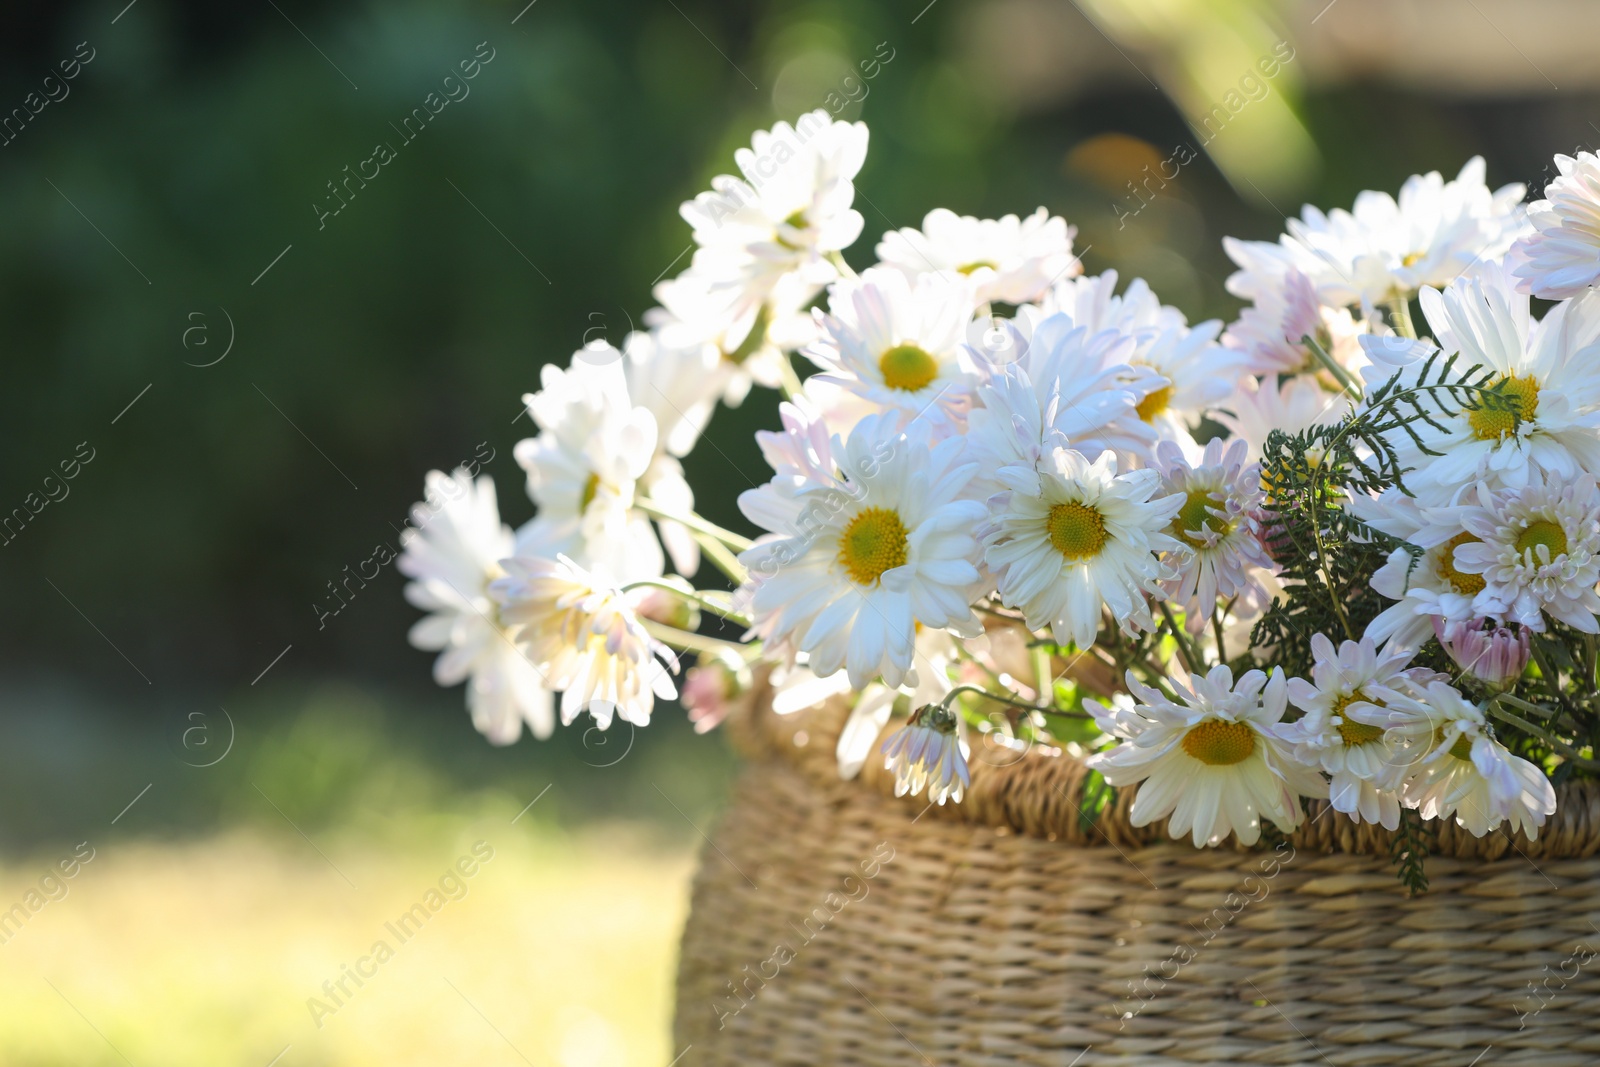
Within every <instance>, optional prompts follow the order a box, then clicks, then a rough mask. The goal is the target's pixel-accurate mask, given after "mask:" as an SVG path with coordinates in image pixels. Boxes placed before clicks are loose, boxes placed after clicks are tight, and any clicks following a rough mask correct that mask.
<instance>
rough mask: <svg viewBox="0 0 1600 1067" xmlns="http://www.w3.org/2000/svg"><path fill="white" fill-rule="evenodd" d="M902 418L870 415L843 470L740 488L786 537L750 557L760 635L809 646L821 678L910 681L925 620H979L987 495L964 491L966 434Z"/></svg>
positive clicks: (848, 443)
mask: <svg viewBox="0 0 1600 1067" xmlns="http://www.w3.org/2000/svg"><path fill="white" fill-rule="evenodd" d="M893 419H894V417H893V416H892V415H887V414H886V415H883V416H869V417H868V418H866V419H863V420H862V421H861V422H860V423H859V424H858V425H857V426H856V427H855V429H853V430H852V431H851V432H850V436H849V437H848V438H847V439H845V440H844V441H841V440H840V439H838V438H835V439H834V440H833V442H832V446H831V448H832V454H833V456H834V457H835V458H836V459H837V460H838V462H839V471H838V473H837V474H836V475H834V476H830V477H828V478H826V479H825V480H824V479H816V480H807V481H805V482H804V483H803V484H802V485H799V486H795V485H793V484H789V485H787V486H783V487H782V488H781V491H773V490H768V491H763V490H749V491H747V492H745V493H742V494H740V497H739V505H740V508H741V510H743V511H744V513H745V515H746V517H747V518H749V519H750V521H751V522H754V523H756V524H757V525H760V526H763V527H765V528H766V529H768V530H770V531H772V533H773V535H775V536H771V537H766V538H763V539H762V540H761V541H760V542H758V543H757V544H756V546H755V547H754V548H752V549H750V550H748V551H746V552H744V553H742V554H741V555H740V557H739V558H740V561H741V562H743V563H744V565H745V566H746V567H747V568H748V569H749V571H750V575H751V583H750V585H749V586H747V587H746V588H745V589H744V590H743V592H742V595H741V598H740V600H741V602H742V603H747V604H748V608H749V612H750V614H751V618H752V619H753V620H754V625H753V627H752V633H754V634H759V635H760V636H761V637H762V638H763V639H765V640H767V641H769V642H772V643H775V644H777V645H778V646H779V647H780V648H781V647H783V646H785V645H790V646H792V647H793V648H794V649H795V650H797V651H799V652H803V653H805V654H806V655H807V656H808V657H809V663H810V667H811V670H812V671H813V672H814V673H815V674H817V675H819V676H823V677H825V676H827V675H830V674H833V673H834V672H836V671H838V670H840V669H841V668H843V669H846V670H847V671H848V672H849V676H850V683H851V686H852V687H853V688H855V689H864V688H865V687H866V686H867V684H868V683H869V682H871V681H872V680H873V679H874V678H876V677H878V676H879V675H881V676H882V677H883V680H884V682H885V683H886V684H888V685H890V686H893V687H898V686H899V685H900V684H901V683H902V681H904V680H905V679H906V677H907V674H908V672H910V671H911V669H912V658H913V648H914V641H915V637H916V624H918V623H921V624H922V625H923V626H931V627H935V628H944V627H956V628H958V629H960V630H964V631H968V632H976V630H977V628H978V624H977V620H976V617H975V616H974V615H973V612H972V608H971V606H970V605H971V601H972V595H973V591H974V587H975V586H976V584H977V583H978V582H979V580H980V575H979V572H978V569H977V566H976V562H977V559H978V544H977V541H976V539H975V538H974V536H973V529H974V528H975V527H976V525H977V524H978V522H979V521H980V520H981V519H982V518H983V505H981V504H979V503H978V502H977V501H973V500H961V499H957V498H958V496H959V495H960V494H961V492H962V490H963V489H965V488H966V485H967V483H968V482H969V481H970V480H971V478H972V474H973V472H974V471H975V469H976V466H975V464H972V463H969V462H965V461H964V460H963V457H962V451H963V449H964V447H965V441H964V440H963V439H962V438H959V437H953V438H950V439H948V440H944V441H940V442H938V443H937V444H935V443H934V442H933V440H932V434H931V431H930V429H929V427H928V426H927V424H926V423H921V422H914V423H912V424H911V425H910V426H909V427H908V428H907V429H906V430H905V431H904V432H901V431H898V430H897V429H896V428H895V426H894V422H893ZM783 481H785V478H784V476H783V475H781V474H780V475H779V477H778V478H775V479H774V483H782V482H783ZM790 481H791V483H792V476H791V479H790ZM766 488H767V487H764V489H766Z"/></svg>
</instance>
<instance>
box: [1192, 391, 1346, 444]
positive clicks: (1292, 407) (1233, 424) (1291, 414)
mask: <svg viewBox="0 0 1600 1067" xmlns="http://www.w3.org/2000/svg"><path fill="white" fill-rule="evenodd" d="M1352 407H1353V405H1352V403H1351V399H1350V396H1349V394H1348V393H1342V392H1338V393H1331V392H1329V391H1328V390H1326V389H1324V388H1323V387H1322V386H1321V385H1319V384H1318V383H1317V380H1316V379H1315V378H1311V377H1305V376H1301V377H1295V378H1289V379H1286V380H1285V381H1283V383H1282V384H1281V385H1274V384H1272V379H1271V377H1270V376H1269V377H1268V378H1267V379H1265V380H1257V379H1256V378H1253V377H1245V378H1242V379H1240V380H1239V382H1238V385H1237V386H1236V388H1235V389H1234V392H1233V394H1232V395H1231V396H1229V397H1228V398H1227V399H1225V400H1223V401H1221V407H1220V409H1219V410H1217V411H1216V412H1214V413H1213V414H1212V418H1214V419H1216V420H1217V421H1218V422H1220V423H1221V424H1222V425H1223V426H1226V427H1227V428H1228V432H1229V434H1230V435H1231V436H1233V437H1236V438H1238V439H1240V440H1242V441H1244V442H1245V444H1246V445H1247V446H1248V450H1247V451H1246V453H1245V455H1246V457H1247V458H1248V459H1249V460H1250V461H1251V462H1259V461H1260V460H1261V459H1262V458H1263V456H1264V454H1265V451H1266V445H1267V435H1268V434H1270V433H1271V432H1272V431H1273V430H1282V431H1283V432H1284V433H1286V434H1297V433H1300V432H1301V431H1303V430H1309V429H1312V428H1313V427H1316V426H1332V425H1334V424H1336V423H1338V422H1340V421H1341V420H1343V419H1344V417H1345V416H1346V415H1348V414H1350V411H1351V410H1352Z"/></svg>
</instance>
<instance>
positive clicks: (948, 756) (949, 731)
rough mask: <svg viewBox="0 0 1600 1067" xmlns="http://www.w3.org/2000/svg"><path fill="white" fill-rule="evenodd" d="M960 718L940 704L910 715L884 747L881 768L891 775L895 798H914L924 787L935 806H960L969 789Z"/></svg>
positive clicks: (969, 780)
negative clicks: (948, 804)
mask: <svg viewBox="0 0 1600 1067" xmlns="http://www.w3.org/2000/svg"><path fill="white" fill-rule="evenodd" d="M964 732H965V731H964V729H963V724H962V722H961V716H960V715H958V714H957V713H956V712H954V711H951V710H950V709H949V708H946V707H944V706H943V705H940V704H929V705H925V706H923V707H921V708H918V709H917V710H916V711H915V712H913V713H912V716H911V721H910V722H908V723H906V725H905V727H904V728H903V729H901V730H898V731H896V732H895V734H894V735H893V736H892V737H890V738H889V739H888V740H887V741H885V742H884V743H883V747H882V752H883V756H884V760H883V766H884V769H885V770H891V771H894V795H895V796H897V797H903V796H905V795H906V794H907V793H910V794H911V795H912V796H916V795H917V794H918V793H921V792H922V788H923V786H927V788H928V799H929V800H930V801H932V802H933V803H935V804H943V803H944V802H945V801H946V800H953V801H955V802H956V803H957V804H959V803H961V798H962V796H963V795H965V793H966V791H967V789H968V788H969V787H970V786H971V785H972V775H971V773H970V772H969V771H968V770H967V754H966V743H965V741H964V740H963V739H962V736H961V735H962V733H964Z"/></svg>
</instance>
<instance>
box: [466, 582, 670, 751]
mask: <svg viewBox="0 0 1600 1067" xmlns="http://www.w3.org/2000/svg"><path fill="white" fill-rule="evenodd" d="M501 566H502V567H504V568H505V572H506V574H505V577H503V578H500V579H497V580H496V581H494V582H492V583H491V584H490V586H489V594H490V596H492V597H494V599H495V600H497V601H498V602H499V603H500V616H501V618H503V619H504V620H505V621H506V623H507V624H509V625H514V626H519V627H521V628H520V629H519V630H517V631H516V635H515V636H516V641H517V643H518V644H519V645H521V646H523V647H524V648H525V649H526V650H527V654H528V656H529V658H530V659H531V660H532V661H533V662H535V663H538V664H540V666H541V669H542V671H543V673H544V675H545V677H546V678H548V679H549V682H550V687H551V688H552V689H561V690H564V692H563V693H562V694H561V723H562V725H564V726H565V725H570V724H571V723H572V720H573V719H575V718H577V717H578V714H579V713H580V712H584V711H587V712H588V713H589V714H590V715H592V716H593V717H594V720H595V724H596V725H597V726H599V727H600V729H602V730H604V729H607V728H609V727H610V725H611V721H612V718H613V717H617V718H621V719H622V720H623V721H624V722H630V723H633V724H634V725H635V726H647V725H649V723H650V713H651V711H652V710H654V708H655V702H656V698H657V697H660V698H662V699H664V700H670V699H672V698H673V697H675V696H677V695H678V691H677V688H676V687H675V686H674V685H673V684H672V677H671V675H670V673H669V670H672V671H675V670H676V669H677V663H678V661H677V657H676V656H674V655H673V653H672V650H671V649H669V648H667V646H666V645H663V644H662V643H661V642H660V641H657V640H656V639H655V638H654V637H652V636H650V632H649V631H648V630H647V629H645V626H644V624H643V623H642V622H640V621H639V617H638V616H637V615H636V614H635V613H634V610H633V606H632V604H631V602H630V599H629V595H628V594H626V593H624V592H622V590H621V589H619V588H618V587H616V586H615V585H612V584H611V583H610V582H609V581H607V580H606V579H605V578H604V577H603V576H601V575H598V574H593V573H590V572H589V571H587V570H585V569H584V568H582V567H580V566H578V565H577V564H576V563H574V562H573V561H572V560H571V559H569V558H568V557H566V556H557V557H556V558H555V559H543V558H533V557H526V556H514V557H512V558H510V559H507V560H502V561H501Z"/></svg>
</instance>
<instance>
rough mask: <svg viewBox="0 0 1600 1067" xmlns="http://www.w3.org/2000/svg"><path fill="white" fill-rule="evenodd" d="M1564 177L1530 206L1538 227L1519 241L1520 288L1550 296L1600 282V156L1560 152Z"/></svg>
mask: <svg viewBox="0 0 1600 1067" xmlns="http://www.w3.org/2000/svg"><path fill="white" fill-rule="evenodd" d="M1556 168H1557V169H1558V170H1560V171H1561V176H1560V177H1558V178H1557V179H1556V180H1555V181H1553V182H1551V183H1550V184H1549V185H1547V186H1546V187H1545V190H1544V199H1543V200H1535V201H1534V202H1533V203H1531V204H1529V205H1528V221H1529V222H1531V223H1532V224H1533V229H1534V232H1533V233H1531V234H1527V235H1524V236H1523V237H1521V238H1519V239H1518V240H1517V243H1516V245H1515V247H1514V248H1513V249H1512V252H1511V258H1512V261H1513V262H1515V263H1516V264H1517V266H1516V275H1517V277H1518V278H1519V279H1520V281H1519V282H1518V288H1520V289H1521V290H1522V291H1523V292H1525V293H1532V294H1533V295H1534V296H1538V297H1543V298H1544V299H1546V300H1565V299H1566V298H1567V297H1572V296H1578V295H1579V294H1581V293H1583V292H1584V291H1585V290H1587V289H1590V288H1592V287H1593V286H1594V285H1595V283H1596V282H1597V281H1600V156H1596V155H1595V153H1593V152H1579V153H1578V155H1577V156H1576V158H1574V157H1573V156H1563V155H1558V156H1556Z"/></svg>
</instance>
